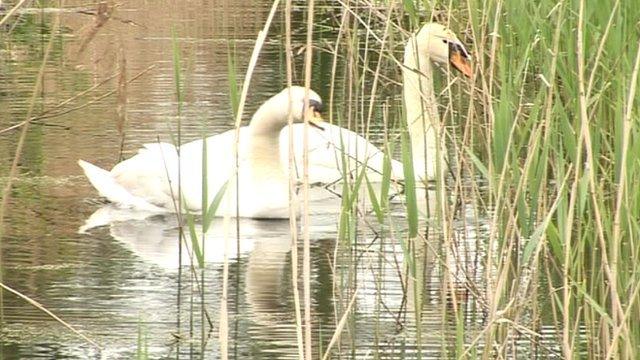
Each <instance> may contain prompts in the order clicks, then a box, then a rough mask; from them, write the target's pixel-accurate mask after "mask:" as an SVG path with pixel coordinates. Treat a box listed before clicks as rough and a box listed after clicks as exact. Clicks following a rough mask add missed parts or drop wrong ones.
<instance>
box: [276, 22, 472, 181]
mask: <svg viewBox="0 0 640 360" xmlns="http://www.w3.org/2000/svg"><path fill="white" fill-rule="evenodd" d="M469 60H470V57H469V54H468V52H467V51H466V50H465V48H464V46H463V45H462V43H461V42H460V40H459V39H458V38H457V37H456V35H455V34H454V33H453V32H452V31H451V30H449V29H447V28H446V27H444V26H443V25H440V24H437V23H429V24H425V25H424V26H422V28H421V29H420V30H419V31H417V32H416V33H415V34H414V35H412V36H411V37H410V38H409V40H408V41H407V44H406V46H405V52H404V66H403V68H402V73H403V94H404V103H405V109H406V115H407V123H408V124H409V126H408V128H409V134H410V137H411V146H412V153H413V167H414V172H415V175H416V178H418V179H421V180H431V179H434V178H435V176H436V163H437V161H438V160H437V159H440V161H443V159H444V149H441V150H438V143H439V142H440V141H439V136H438V132H439V129H440V119H439V115H438V105H437V102H436V98H435V94H434V90H433V80H432V77H433V70H432V62H433V63H439V64H444V65H446V64H451V65H452V66H453V67H454V68H456V69H458V70H459V71H461V72H462V73H463V74H465V75H466V76H471V74H472V70H471V66H470V64H469ZM323 128H324V131H322V132H320V131H317V130H315V129H309V138H308V139H309V141H308V144H309V181H310V182H312V183H314V182H319V183H332V182H334V181H338V180H340V179H341V178H342V165H341V156H342V155H341V150H340V149H344V152H345V155H346V157H347V158H348V159H350V167H349V169H350V171H353V170H354V169H356V164H357V163H358V162H360V163H363V162H364V161H365V160H366V164H367V167H368V168H370V169H371V171H369V172H368V174H367V176H368V177H369V179H370V180H372V181H377V180H379V179H380V176H379V174H381V173H382V165H383V163H384V161H383V160H384V154H383V152H382V151H381V150H380V149H378V148H377V147H376V146H374V145H373V144H371V143H370V142H369V141H367V140H366V139H365V138H364V137H362V136H360V135H358V134H356V133H354V132H353V131H351V130H348V129H344V128H341V127H339V126H335V125H331V124H326V123H325V124H324V125H323ZM293 131H294V136H293V138H294V139H296V141H295V143H294V146H295V147H294V153H295V159H296V167H297V170H298V172H299V174H302V154H303V152H304V148H303V143H302V134H303V131H304V127H303V126H301V124H296V125H293ZM288 139H289V127H286V128H284V129H283V130H282V133H281V135H280V154H281V156H282V161H283V163H285V164H286V163H287V161H288V153H289V152H288V150H289V149H288ZM354 159H357V161H356V160H354ZM442 165H444V162H443V163H442ZM361 166H362V165H360V168H361ZM391 166H392V177H393V178H395V179H398V180H399V179H403V178H404V174H403V169H402V163H401V162H399V161H396V160H392V161H391ZM442 169H444V167H442ZM352 175H353V174H352ZM300 177H301V175H300Z"/></svg>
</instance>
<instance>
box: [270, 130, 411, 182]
mask: <svg viewBox="0 0 640 360" xmlns="http://www.w3.org/2000/svg"><path fill="white" fill-rule="evenodd" d="M322 127H323V129H324V130H320V129H317V128H312V127H308V130H307V131H308V149H309V182H310V183H322V184H330V183H333V182H337V181H340V180H342V179H343V178H344V176H345V175H346V176H347V177H351V178H355V177H357V176H358V175H359V174H360V171H362V169H363V167H364V166H366V167H367V178H368V179H369V180H370V181H373V182H379V181H380V180H381V179H382V169H383V165H384V152H383V151H382V150H380V149H379V148H377V147H376V146H375V145H373V144H372V143H371V142H369V141H368V140H367V139H365V138H364V137H362V136H360V135H358V134H356V133H355V132H353V131H351V130H349V129H345V128H342V127H340V126H337V125H333V124H328V123H324V124H323V125H322ZM289 131H293V139H294V142H293V146H294V147H293V150H294V159H295V163H294V167H293V169H292V171H294V172H295V174H296V177H297V178H298V179H301V178H302V174H303V163H302V159H303V158H302V157H303V154H304V143H303V140H302V139H303V136H304V124H294V125H292V126H287V127H285V128H284V129H283V130H282V132H281V133H280V158H281V162H282V163H283V164H288V162H289ZM343 150H344V157H345V159H344V160H345V162H346V163H347V164H348V167H347V169H349V170H348V172H347V173H346V174H345V173H344V171H343V169H342V167H343V166H342V164H343ZM402 177H403V173H402V163H400V162H399V161H397V160H393V159H391V178H392V179H402Z"/></svg>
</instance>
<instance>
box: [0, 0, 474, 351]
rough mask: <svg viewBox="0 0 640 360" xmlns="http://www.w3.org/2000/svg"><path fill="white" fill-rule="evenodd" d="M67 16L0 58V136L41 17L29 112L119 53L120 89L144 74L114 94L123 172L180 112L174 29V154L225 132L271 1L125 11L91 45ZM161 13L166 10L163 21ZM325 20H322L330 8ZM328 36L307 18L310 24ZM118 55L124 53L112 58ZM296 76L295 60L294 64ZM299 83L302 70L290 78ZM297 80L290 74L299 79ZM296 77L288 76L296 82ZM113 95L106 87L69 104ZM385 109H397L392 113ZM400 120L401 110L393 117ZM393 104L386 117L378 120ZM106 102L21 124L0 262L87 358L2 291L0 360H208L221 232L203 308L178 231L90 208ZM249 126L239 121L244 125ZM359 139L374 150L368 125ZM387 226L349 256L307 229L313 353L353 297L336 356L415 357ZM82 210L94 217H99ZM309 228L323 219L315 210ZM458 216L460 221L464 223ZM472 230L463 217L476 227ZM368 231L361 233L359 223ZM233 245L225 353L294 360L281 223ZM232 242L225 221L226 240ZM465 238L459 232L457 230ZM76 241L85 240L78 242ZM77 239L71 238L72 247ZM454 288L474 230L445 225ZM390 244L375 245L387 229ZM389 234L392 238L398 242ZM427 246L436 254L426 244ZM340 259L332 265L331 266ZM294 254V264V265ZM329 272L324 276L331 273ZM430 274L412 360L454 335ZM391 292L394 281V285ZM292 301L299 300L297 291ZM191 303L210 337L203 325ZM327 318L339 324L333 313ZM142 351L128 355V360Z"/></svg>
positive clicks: (17, 102)
mask: <svg viewBox="0 0 640 360" xmlns="http://www.w3.org/2000/svg"><path fill="white" fill-rule="evenodd" d="M74 5H79V4H74V3H66V7H67V8H69V10H68V11H65V12H59V11H57V10H55V9H40V10H38V9H31V10H28V11H26V10H25V11H24V13H23V14H22V15H21V17H20V20H19V22H18V25H17V26H16V27H15V28H14V29H13V35H12V36H10V37H9V38H10V39H11V41H9V42H7V46H6V47H5V48H3V49H2V50H0V51H1V52H0V79H2V80H1V81H0V128H2V129H4V128H6V127H8V126H11V125H13V124H16V123H18V122H20V121H22V120H24V118H25V116H26V112H27V109H28V108H29V102H30V98H31V92H32V89H33V85H34V82H35V77H36V75H37V73H38V69H39V66H40V61H41V58H42V52H43V51H44V48H45V46H46V40H47V37H46V36H43V35H40V34H46V33H48V32H49V31H50V28H51V26H52V20H53V18H54V16H57V15H59V16H60V17H61V24H62V29H63V30H62V33H63V35H62V36H60V37H57V38H56V41H55V42H54V47H53V50H52V54H51V56H50V60H49V62H48V63H47V64H46V66H45V72H44V83H43V84H44V85H43V90H42V91H41V92H40V93H39V94H37V99H36V103H35V108H34V109H35V111H34V114H38V113H40V112H41V111H42V110H46V109H50V108H51V107H53V106H55V105H56V104H58V103H60V102H62V101H64V100H65V99H67V98H70V97H72V96H74V95H75V94H77V93H79V92H81V91H83V90H85V89H87V88H89V87H91V86H93V85H95V84H98V83H99V82H100V81H102V80H103V79H105V78H107V77H108V76H110V75H112V74H115V73H117V67H118V64H119V61H118V56H119V55H118V54H124V56H125V58H126V69H127V74H128V76H129V78H131V77H133V76H134V75H135V74H138V73H140V72H141V71H143V70H145V69H146V68H147V67H149V66H150V65H155V68H154V69H153V70H151V71H150V72H148V73H147V74H145V75H143V76H141V77H140V79H139V80H137V81H134V82H132V83H131V84H130V85H129V86H128V89H127V98H128V104H127V116H128V122H127V124H126V126H125V133H126V135H125V142H124V154H123V155H124V157H128V156H131V155H132V154H134V153H135V152H136V150H137V148H138V147H139V146H141V145H142V144H144V143H147V142H155V141H157V140H158V139H160V140H164V141H167V140H169V139H170V136H169V134H171V133H174V132H175V124H176V119H177V118H176V116H177V109H178V104H177V101H176V96H175V84H174V81H173V79H174V76H173V63H172V55H171V52H172V29H173V31H174V32H175V34H176V37H177V38H178V41H179V44H180V49H181V55H182V60H183V61H182V68H183V73H182V76H183V84H184V95H185V98H184V104H183V110H182V111H183V117H182V139H183V141H189V140H193V139H196V138H198V137H200V136H201V135H202V134H203V133H206V134H213V133H218V132H221V131H223V130H226V129H229V128H231V127H232V124H233V119H232V112H231V108H230V105H229V95H228V82H227V74H228V68H227V64H228V54H229V51H230V50H232V51H235V54H236V58H237V62H238V63H237V66H238V69H239V73H243V71H244V69H245V68H246V66H247V61H248V57H249V54H250V52H251V50H252V48H253V45H254V40H255V37H256V34H257V32H258V31H259V30H260V29H261V28H262V26H263V23H264V20H265V19H266V16H267V13H268V10H269V7H270V5H271V4H270V3H269V2H265V1H252V2H250V3H246V2H244V1H241V2H240V1H239V2H233V1H232V2H224V1H201V2H189V3H188V5H185V4H184V3H183V2H179V1H155V2H152V3H149V2H146V1H129V2H126V3H124V4H123V5H122V7H121V8H119V9H118V10H117V12H116V13H115V16H116V17H115V18H113V19H112V20H111V21H109V22H108V23H107V24H106V25H104V27H103V28H101V29H100V31H99V32H98V33H97V34H96V35H95V37H93V38H92V39H91V41H89V43H88V45H87V47H86V49H85V50H84V51H83V52H82V53H79V48H80V47H81V44H82V43H83V41H84V39H87V36H88V33H90V30H89V29H90V28H91V23H92V21H93V17H91V16H88V15H86V14H82V13H78V12H77V11H76V10H78V9H77V8H74V7H73V6H74ZM167 9H171V11H168V10H167ZM328 10H331V9H330V8H329V9H328ZM303 15H304V11H303V7H296V8H295V11H294V14H293V18H294V19H296V22H295V24H294V32H295V34H296V35H295V37H294V47H296V48H298V47H299V46H300V45H301V44H302V43H303V42H304V28H305V26H306V25H305V24H304V23H302V22H301V19H303V18H304V16H303ZM323 21H325V22H326V20H320V22H319V23H320V24H322V23H323ZM283 27H284V25H283V24H282V22H281V19H280V17H278V18H277V19H276V21H275V23H274V26H273V28H272V30H271V33H270V36H269V41H268V42H267V44H266V45H265V47H264V49H263V51H262V54H261V57H260V61H259V62H258V65H257V67H256V70H255V73H254V75H253V80H252V86H251V91H250V96H249V98H248V103H247V106H246V111H245V113H246V114H249V113H251V112H252V111H253V110H254V109H255V108H256V107H257V106H258V105H259V104H260V103H261V102H262V101H263V100H264V99H266V98H267V97H268V96H269V95H271V94H273V93H275V92H277V91H279V90H280V89H281V88H282V87H283V86H284V84H285V75H284V74H285V72H284V65H283V57H284V55H283V51H284V46H283V43H282V41H281V39H282V33H283V30H282V29H283ZM120 49H122V50H120ZM295 61H296V64H297V65H301V63H302V55H298V56H296V59H295ZM330 66H331V58H330V56H327V55H322V56H320V58H319V60H317V63H316V66H315V67H314V85H313V88H314V89H316V90H318V91H319V92H320V93H321V94H323V95H326V94H327V93H328V88H329V85H330V84H329V83H328V81H327V80H326V79H328V78H329V77H328V75H327V72H328V71H330ZM298 67H299V68H301V66H298ZM297 74H301V72H298V73H297ZM301 80H302V77H301V76H300V75H298V76H296V81H297V82H301ZM114 88H115V82H114V81H111V82H108V83H107V84H106V85H104V86H101V87H99V88H98V90H97V91H96V92H94V93H91V94H90V95H89V96H86V97H83V98H82V100H81V101H75V102H74V103H73V104H74V105H75V106H77V105H80V104H83V103H85V102H86V101H87V100H90V99H95V98H97V97H98V96H99V95H100V94H103V93H105V92H106V91H109V90H112V89H114ZM396 100H397V99H396ZM394 104H395V105H394V106H397V105H398V104H399V102H397V101H396V102H395V103H394ZM392 105H393V104H392ZM116 107H117V103H116V98H115V96H111V97H108V98H106V99H103V100H99V101H96V102H94V103H92V104H90V105H89V106H86V107H83V108H81V109H79V110H76V111H73V112H70V113H68V114H66V115H63V116H59V117H55V118H52V119H47V120H45V122H46V124H47V125H46V126H45V125H42V124H33V125H31V127H30V130H29V133H28V134H27V138H26V145H25V148H24V150H23V154H22V159H21V161H20V164H19V167H18V174H17V177H16V178H15V179H14V188H13V191H12V193H11V197H10V200H9V206H8V209H9V210H8V212H7V214H6V219H5V225H4V236H3V238H2V243H1V244H0V246H1V248H0V249H1V253H0V260H1V263H0V270H1V271H2V282H3V283H4V284H7V285H8V286H11V287H12V288H14V289H16V290H18V291H20V292H21V293H23V294H25V295H27V296H29V297H31V298H33V299H34V300H36V301H38V302H39V303H40V304H42V305H43V306H44V307H46V308H47V309H49V310H51V311H52V312H53V313H55V314H56V315H58V316H59V317H61V318H62V319H64V320H65V321H66V322H68V323H69V324H71V325H72V326H74V327H75V328H76V329H77V330H78V331H80V332H82V333H83V334H85V335H87V336H88V337H90V338H91V339H93V340H95V341H97V342H98V343H99V344H100V345H101V347H102V348H103V350H102V351H101V352H100V351H98V350H97V349H96V348H94V347H93V346H91V345H89V344H87V343H86V342H85V341H83V340H82V339H81V338H79V337H78V336H76V335H75V334H73V333H72V332H70V331H69V330H68V329H66V328H65V327H64V326H62V325H61V324H60V323H58V322H56V321H53V320H52V319H51V318H50V317H48V316H47V315H46V314H44V313H43V312H42V311H40V310H38V309H36V308H35V307H33V306H32V305H30V304H28V303H26V302H25V301H23V300H22V299H19V298H17V297H15V296H14V295H12V294H9V293H7V292H5V293H4V294H3V298H2V308H1V309H2V317H1V319H2V325H1V326H0V358H3V359H12V358H43V359H48V358H74V359H75V358H131V357H133V356H135V354H136V351H137V350H138V349H139V348H145V347H146V348H147V349H148V352H149V353H150V355H151V357H152V358H166V357H175V358H191V357H194V358H200V356H201V355H200V354H201V349H202V348H203V347H204V349H205V352H204V355H205V357H206V358H217V357H219V351H220V344H219V342H218V319H219V309H220V298H221V292H222V265H221V263H222V250H221V249H223V248H224V241H225V235H224V231H223V230H222V229H223V224H222V221H221V220H220V221H217V220H216V222H215V223H214V225H213V230H212V231H211V233H210V234H209V235H208V237H207V240H206V243H205V246H206V255H207V266H206V270H205V271H203V272H200V271H197V272H196V275H197V278H198V279H199V280H202V281H203V282H204V287H203V289H204V298H201V295H200V294H201V292H199V291H198V286H200V285H199V284H198V283H197V282H195V281H194V277H193V273H192V272H191V270H190V269H189V268H188V267H186V266H185V267H179V266H178V264H179V263H180V261H182V263H183V264H187V263H189V257H188V256H187V253H188V249H187V248H184V249H183V251H182V252H181V255H182V258H181V259H180V258H179V253H180V252H179V251H178V245H177V239H178V227H177V222H176V220H175V218H174V217H173V216H169V215H166V216H154V217H150V218H149V217H145V216H138V217H137V218H132V216H131V214H122V213H121V212H119V211H118V210H117V209H114V208H112V207H109V206H104V204H102V203H101V202H100V201H99V199H98V197H97V194H96V192H95V190H94V189H93V188H92V187H91V186H90V185H89V183H88V181H87V180H86V179H85V178H84V176H82V173H81V170H80V168H79V167H78V166H77V164H76V161H77V160H78V159H85V160H88V161H91V162H93V163H95V164H97V165H100V166H104V167H107V168H110V167H111V166H112V165H113V164H114V163H116V162H117V161H118V159H119V157H120V154H119V148H120V142H121V140H120V136H119V134H118V132H117V130H116V120H115V119H117V117H118V115H117V111H116ZM245 118H246V117H245ZM372 129H377V131H378V132H375V131H374V132H373V133H372V138H373V139H374V141H375V140H376V139H378V140H379V139H381V138H382V137H383V133H382V131H383V130H384V129H382V126H381V121H380V119H378V121H377V122H376V124H375V125H374V126H372ZM18 136H19V132H18V131H11V132H7V133H4V134H1V135H0V149H1V150H2V151H1V152H0V174H3V176H2V184H3V186H4V184H5V183H6V181H7V177H6V175H4V174H8V171H9V167H10V164H11V161H12V159H13V155H14V151H15V146H16V142H17V139H18ZM313 191H314V194H315V195H318V198H322V200H319V201H318V202H317V203H315V205H314V206H317V207H316V209H318V208H319V209H332V208H333V209H335V208H337V206H338V204H339V202H340V200H339V199H338V198H336V197H335V196H333V195H331V194H329V193H328V192H327V191H326V190H324V189H322V188H316V189H313ZM393 207H394V208H393V211H392V213H393V214H394V216H392V217H391V221H392V222H393V224H394V226H393V227H392V228H393V229H394V230H395V231H397V232H398V233H397V234H396V235H395V236H392V235H389V233H388V232H387V233H385V234H382V236H376V234H377V233H378V232H379V231H380V227H379V226H376V225H375V218H374V217H373V216H367V217H366V218H365V219H359V220H358V221H356V222H354V224H357V226H356V227H355V228H354V229H353V231H354V246H348V245H347V244H346V243H344V242H338V243H336V239H337V238H338V237H339V234H338V215H337V214H336V212H335V211H334V212H331V211H329V212H327V213H324V214H316V215H313V216H312V221H311V226H310V236H311V240H312V241H311V272H312V276H311V280H312V294H311V298H312V312H313V315H312V316H313V320H312V322H313V347H314V352H315V353H316V354H317V353H320V351H323V350H324V349H326V346H327V345H328V343H329V340H330V338H331V335H332V334H333V332H334V329H335V326H336V325H335V324H336V323H337V321H339V319H340V317H341V316H342V314H343V312H344V310H345V309H346V307H347V304H348V303H349V300H350V298H351V296H353V293H354V291H355V289H357V291H358V293H357V302H356V305H355V308H354V310H355V311H354V315H353V316H352V317H351V318H350V319H349V321H348V322H347V325H346V327H345V329H344V331H343V335H342V338H341V342H340V349H339V350H338V352H339V353H341V354H342V355H343V356H344V357H345V358H351V357H357V358H372V357H373V356H374V354H376V355H377V356H380V357H382V358H410V357H413V356H414V355H415V351H416V348H417V344H416V342H415V334H414V332H415V328H414V325H413V323H412V315H411V312H410V311H407V308H409V310H411V309H412V306H413V305H412V300H411V296H409V297H405V290H406V289H405V284H403V281H406V271H405V264H404V263H403V259H404V254H403V250H402V247H401V246H400V244H399V242H398V241H399V240H398V239H400V238H402V234H403V231H404V229H405V220H404V213H403V212H404V210H403V207H402V204H401V203H400V202H399V201H396V202H394V203H393ZM96 211H97V212H96ZM320 213H322V211H320ZM463 213H464V214H468V215H469V214H470V215H469V216H472V215H473V210H472V209H471V210H469V211H464V212H463ZM105 214H108V215H109V216H110V217H116V218H118V217H120V219H122V220H121V221H115V222H111V223H109V224H102V226H98V227H93V228H92V229H90V230H86V229H84V228H83V226H86V225H87V221H89V222H92V221H93V222H94V223H93V224H94V225H95V224H100V218H101V216H103V215H105ZM476 221H477V219H471V220H470V223H475V222H476ZM371 224H373V225H371ZM239 228H240V235H239V236H236V234H235V233H234V232H233V231H232V234H231V236H230V240H229V246H230V248H229V251H230V259H231V260H230V267H229V271H230V272H229V296H228V303H229V305H228V309H229V352H230V356H231V357H232V358H237V359H245V358H297V356H298V355H297V354H298V348H297V340H296V328H295V312H294V302H293V289H292V282H291V271H292V267H293V266H294V265H293V264H292V261H291V234H290V230H289V223H288V221H257V220H241V221H240V223H239ZM234 229H235V222H234V223H233V224H232V230H234ZM460 229H466V230H464V231H463V230H460ZM79 230H82V231H79ZM84 230H86V231H84ZM455 230H456V231H458V232H459V233H458V234H457V237H458V239H460V244H461V245H460V251H462V253H463V254H464V256H463V258H464V259H465V262H464V263H460V262H458V263H451V264H449V265H450V266H452V267H457V266H460V267H462V268H464V269H465V272H466V276H468V277H470V278H480V277H481V276H482V275H483V273H482V272H483V270H482V266H481V264H480V263H479V262H478V260H477V258H478V253H479V252H482V251H484V250H483V249H481V248H478V247H477V246H476V245H477V244H476V241H477V240H478V238H479V236H482V235H481V234H482V233H483V232H484V231H486V229H484V228H482V227H480V228H475V229H474V228H473V226H471V227H470V225H469V223H465V224H457V225H456V227H455ZM387 231H390V230H388V229H387ZM398 234H399V235H398ZM431 246H433V247H434V248H438V247H439V245H438V242H437V241H435V242H434V243H433V244H432V245H431ZM336 249H337V250H336ZM299 253H300V256H301V254H302V248H300V249H299ZM334 261H335V263H334ZM438 261H439V260H436V259H434V258H433V257H431V258H430V260H429V262H428V263H429V264H431V265H430V266H429V269H431V270H429V271H427V274H428V275H427V279H428V281H427V283H426V288H425V293H426V297H425V301H424V311H423V324H424V325H423V340H422V345H421V346H422V352H423V357H426V358H429V357H434V358H439V357H446V354H447V353H448V352H449V351H450V350H449V349H448V348H449V347H453V346H454V345H455V336H456V335H455V329H456V328H455V322H453V321H452V320H451V316H452V315H451V314H447V309H448V307H449V305H448V304H449V300H447V296H445V295H443V292H442V285H443V284H442V279H443V276H442V272H441V271H439V270H438V268H439V267H438V266H435V265H434V264H437V263H438ZM403 279H404V280H403ZM458 280H459V279H454V281H455V283H456V285H455V286H456V287H459V288H460V291H459V292H460V294H461V296H460V300H459V301H461V303H462V305H463V306H466V307H467V309H468V310H467V312H468V314H469V315H468V319H466V320H465V321H466V325H465V326H466V327H467V329H469V330H473V329H476V328H477V329H481V326H480V325H481V324H482V320H483V319H482V312H481V311H478V306H477V304H476V303H475V301H474V300H473V297H471V296H469V292H468V290H466V289H465V287H464V286H463V285H462V283H463V282H464V281H463V280H460V281H458ZM300 291H302V286H301V285H300ZM202 301H204V303H205V307H206V309H207V311H208V314H209V316H210V318H211V320H212V322H213V328H211V329H210V328H209V326H208V325H206V324H205V325H203V320H204V317H203V312H202V311H201V304H202ZM336 309H338V311H337V312H336ZM141 344H142V345H141Z"/></svg>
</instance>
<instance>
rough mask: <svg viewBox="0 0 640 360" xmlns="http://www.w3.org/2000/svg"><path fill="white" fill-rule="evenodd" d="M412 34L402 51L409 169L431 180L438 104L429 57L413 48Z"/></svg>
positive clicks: (418, 176) (436, 147) (436, 152)
mask: <svg viewBox="0 0 640 360" xmlns="http://www.w3.org/2000/svg"><path fill="white" fill-rule="evenodd" d="M417 44H418V43H417V41H416V37H415V36H412V37H411V38H410V39H409V41H408V43H407V46H406V47H405V52H404V67H403V68H402V75H403V90H404V93H403V96H404V104H405V111H406V114H407V124H408V128H409V135H410V137H411V149H412V153H413V168H414V172H415V175H416V178H422V179H424V178H425V177H426V178H427V179H432V178H434V177H435V174H436V159H438V158H440V157H441V154H440V150H439V149H438V142H439V137H438V130H439V120H440V117H439V115H438V106H437V103H436V97H435V94H434V90H433V79H432V76H433V70H432V64H431V60H430V59H429V57H428V56H427V55H424V54H426V52H425V51H416V47H417Z"/></svg>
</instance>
